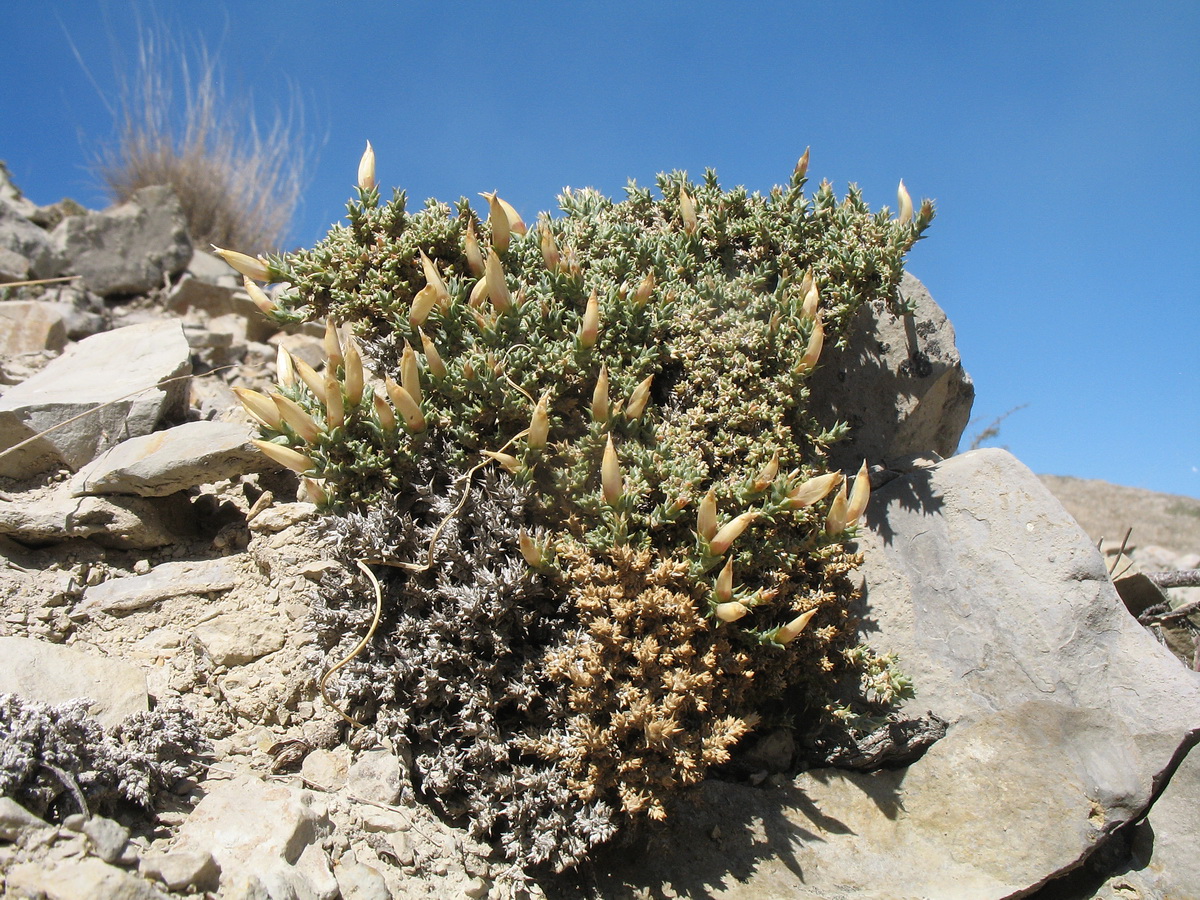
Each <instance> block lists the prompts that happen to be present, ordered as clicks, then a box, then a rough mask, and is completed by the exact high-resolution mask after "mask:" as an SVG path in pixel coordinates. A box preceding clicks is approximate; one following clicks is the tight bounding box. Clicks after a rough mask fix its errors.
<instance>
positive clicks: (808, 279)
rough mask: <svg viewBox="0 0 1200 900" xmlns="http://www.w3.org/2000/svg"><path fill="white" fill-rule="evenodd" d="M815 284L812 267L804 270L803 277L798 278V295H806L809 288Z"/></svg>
mask: <svg viewBox="0 0 1200 900" xmlns="http://www.w3.org/2000/svg"><path fill="white" fill-rule="evenodd" d="M813 284H815V282H814V281H813V273H812V269H805V270H804V277H803V278H802V279H801V280H800V296H801V297H807V296H808V291H809V289H810V288H811V287H812V286H813Z"/></svg>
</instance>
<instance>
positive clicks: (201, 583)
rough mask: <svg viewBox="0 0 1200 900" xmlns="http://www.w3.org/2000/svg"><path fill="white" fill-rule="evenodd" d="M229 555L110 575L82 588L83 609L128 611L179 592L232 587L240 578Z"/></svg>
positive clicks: (210, 591) (188, 592) (220, 589)
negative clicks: (123, 574) (146, 570)
mask: <svg viewBox="0 0 1200 900" xmlns="http://www.w3.org/2000/svg"><path fill="white" fill-rule="evenodd" d="M240 577H241V576H240V574H239V572H238V568H237V562H236V560H234V559H232V558H225V559H210V560H200V561H195V562H192V561H180V562H165V563H160V564H159V565H157V566H155V567H154V568H153V569H151V570H150V571H149V572H148V573H147V574H145V575H132V576H130V577H128V578H113V579H111V580H109V581H103V582H101V583H100V584H97V585H94V586H92V587H89V588H87V590H85V591H84V592H83V603H82V604H81V605H80V609H81V610H84V611H91V610H102V611H104V612H108V613H122V612H129V611H131V610H135V609H142V608H143V607H146V606H151V605H153V604H155V603H157V602H158V601H159V600H165V599H166V598H167V597H177V596H179V595H181V594H211V593H215V592H217V591H227V590H230V589H231V588H233V587H234V586H235V585H236V584H237V583H238V580H239V578H240Z"/></svg>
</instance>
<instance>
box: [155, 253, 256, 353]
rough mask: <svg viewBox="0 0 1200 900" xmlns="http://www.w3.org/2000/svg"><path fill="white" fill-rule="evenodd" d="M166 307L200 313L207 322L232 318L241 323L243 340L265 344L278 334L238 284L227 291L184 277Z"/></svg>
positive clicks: (224, 288) (222, 286)
mask: <svg viewBox="0 0 1200 900" xmlns="http://www.w3.org/2000/svg"><path fill="white" fill-rule="evenodd" d="M221 265H222V266H224V265H225V263H223V262H222V263H221ZM226 269H228V267H226ZM167 308H168V309H169V310H171V312H174V313H178V314H179V315H185V314H188V313H196V312H200V313H203V314H204V317H205V318H207V319H209V320H212V319H218V318H222V317H224V316H235V317H237V319H238V320H240V322H241V325H240V327H239V329H238V330H240V332H241V333H242V336H243V339H249V340H252V341H266V340H267V339H268V338H269V337H271V336H272V335H273V334H275V333H276V332H277V331H279V327H278V326H277V325H275V324H273V323H272V322H271V321H270V320H269V319H268V318H267V317H266V316H264V315H263V314H262V311H261V310H260V309H259V308H258V307H257V306H255V305H254V301H253V300H251V299H250V295H249V294H247V293H246V292H245V291H244V290H242V288H241V286H240V285H239V286H238V287H237V288H230V287H226V286H225V285H223V284H219V283H218V284H214V283H212V282H209V281H206V280H204V279H202V278H198V277H196V276H194V275H191V274H185V275H184V276H183V277H182V278H181V279H179V281H178V282H177V283H176V284H175V286H174V287H173V288H172V289H171V292H170V293H169V294H168V295H167Z"/></svg>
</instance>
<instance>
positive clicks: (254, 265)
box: [212, 244, 271, 281]
mask: <svg viewBox="0 0 1200 900" xmlns="http://www.w3.org/2000/svg"><path fill="white" fill-rule="evenodd" d="M212 248H213V253H215V254H217V256H219V257H221V259H223V260H225V262H227V263H229V265H231V266H233V267H234V268H235V269H237V270H238V271H239V272H241V273H242V274H243V275H245V276H246V277H247V278H253V279H254V280H255V281H270V280H271V273H270V272H269V271H268V270H267V261H266V260H265V259H263V258H262V257H261V256H259V257H254V256H247V255H246V254H245V253H238V252H237V251H236V250H222V249H221V248H220V247H218V246H217V245H216V244H213V245H212Z"/></svg>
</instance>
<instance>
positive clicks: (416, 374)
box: [400, 344, 424, 405]
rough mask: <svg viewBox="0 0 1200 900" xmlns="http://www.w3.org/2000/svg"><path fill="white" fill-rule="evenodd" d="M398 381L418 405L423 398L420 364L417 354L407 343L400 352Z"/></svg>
mask: <svg viewBox="0 0 1200 900" xmlns="http://www.w3.org/2000/svg"><path fill="white" fill-rule="evenodd" d="M400 383H401V384H402V385H404V390H406V391H408V393H409V396H411V397H412V398H413V400H415V401H416V402H417V404H418V405H420V403H421V401H422V400H423V399H424V397H423V396H422V395H421V366H420V364H419V363H418V362H417V354H416V353H415V352H413V348H412V347H410V346H409V345H408V344H405V345H404V352H403V353H401V354H400Z"/></svg>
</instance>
